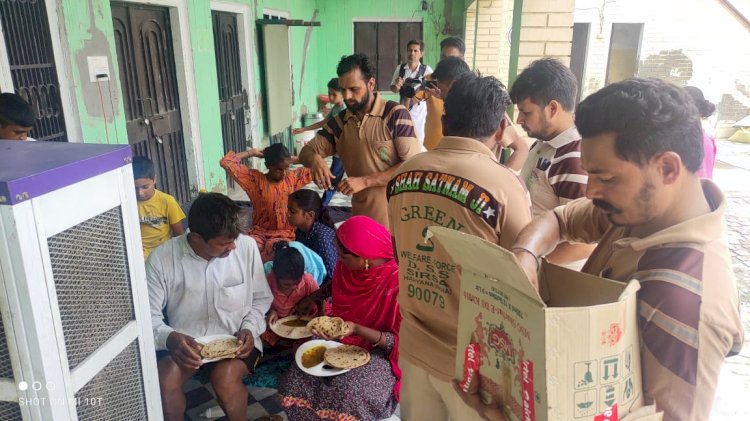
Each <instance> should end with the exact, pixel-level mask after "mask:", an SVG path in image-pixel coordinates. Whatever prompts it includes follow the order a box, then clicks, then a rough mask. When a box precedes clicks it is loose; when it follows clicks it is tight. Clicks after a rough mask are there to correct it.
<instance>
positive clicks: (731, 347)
mask: <svg viewBox="0 0 750 421" xmlns="http://www.w3.org/2000/svg"><path fill="white" fill-rule="evenodd" d="M702 183H703V191H704V194H705V197H706V199H707V200H708V203H709V204H710V205H711V209H712V212H710V213H708V214H705V215H701V216H699V217H697V218H693V219H690V220H688V221H685V222H682V223H680V224H677V225H674V226H672V227H669V228H666V229H664V230H662V231H659V232H656V233H654V234H651V235H649V236H648V237H645V238H636V237H630V236H629V235H628V234H629V232H628V231H629V230H628V228H627V227H615V226H613V225H612V224H610V223H609V221H608V220H607V218H606V216H605V214H604V212H602V211H600V210H599V209H598V208H596V207H594V206H593V204H592V203H591V201H590V200H588V199H580V200H576V201H574V202H571V203H569V204H568V205H567V206H561V207H558V208H557V209H555V214H556V216H557V218H558V220H559V221H560V226H561V232H562V233H563V235H564V237H565V238H566V239H569V240H574V241H582V242H589V243H590V242H596V241H599V245H598V246H597V247H596V249H595V250H594V252H593V253H592V254H591V257H589V259H588V261H587V262H586V265H585V266H584V267H583V272H586V273H591V274H594V275H598V276H602V277H605V278H610V279H615V280H620V281H627V280H630V279H638V280H639V281H640V282H641V289H640V291H639V292H638V307H639V308H638V312H639V325H640V326H639V327H640V334H641V360H642V366H643V368H642V371H643V389H644V393H645V395H646V400H647V401H648V403H652V402H655V403H656V405H657V407H658V408H659V410H663V411H664V415H665V416H664V420H681V421H691V420H707V419H708V418H709V414H710V412H711V406H712V405H713V402H714V393H715V391H716V383H717V380H718V378H719V371H720V369H721V364H722V362H723V361H724V357H726V356H728V355H733V354H736V353H738V352H739V351H740V348H741V347H742V341H743V328H742V323H741V322H740V315H739V297H738V291H737V283H736V280H735V278H734V274H733V272H732V267H731V260H730V254H729V249H728V246H727V239H726V227H725V225H724V219H723V215H724V209H725V208H726V201H725V200H724V196H723V195H722V193H721V191H720V190H719V188H718V187H717V186H716V185H715V184H713V182H711V181H710V180H703V181H702Z"/></svg>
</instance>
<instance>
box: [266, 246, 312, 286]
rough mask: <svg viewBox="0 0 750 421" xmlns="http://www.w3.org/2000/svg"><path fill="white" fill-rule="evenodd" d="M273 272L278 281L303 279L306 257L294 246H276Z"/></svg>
mask: <svg viewBox="0 0 750 421" xmlns="http://www.w3.org/2000/svg"><path fill="white" fill-rule="evenodd" d="M274 250H275V254H274V256H273V269H272V271H273V274H274V276H276V280H277V281H282V280H283V281H292V280H301V279H302V275H304V274H305V258H304V257H302V253H300V252H299V250H297V249H296V248H294V247H291V246H289V245H288V244H287V245H286V246H282V247H278V248H277V247H274Z"/></svg>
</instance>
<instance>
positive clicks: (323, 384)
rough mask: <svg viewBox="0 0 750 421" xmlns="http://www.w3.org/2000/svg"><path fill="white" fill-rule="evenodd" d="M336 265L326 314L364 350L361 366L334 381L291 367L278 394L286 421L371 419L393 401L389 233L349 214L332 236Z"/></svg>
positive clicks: (396, 382) (383, 414)
mask: <svg viewBox="0 0 750 421" xmlns="http://www.w3.org/2000/svg"><path fill="white" fill-rule="evenodd" d="M336 237H337V240H338V248H339V261H338V263H337V264H336V269H335V270H334V275H333V285H332V288H333V290H332V301H333V305H332V315H333V316H338V317H341V318H342V319H344V320H345V321H347V322H349V323H348V326H349V329H348V331H347V334H346V335H344V336H343V337H341V338H325V337H324V339H339V340H340V341H341V342H343V343H345V344H351V345H357V346H360V347H362V348H365V349H368V350H369V351H370V352H371V355H372V358H371V359H370V362H369V363H367V364H366V365H364V366H362V367H359V368H356V369H354V370H352V371H350V372H348V373H345V374H342V375H339V376H335V377H313V376H309V375H307V374H305V373H304V372H302V371H301V370H300V369H299V368H298V367H296V366H293V367H292V368H291V369H290V370H289V371H288V372H287V373H286V374H285V375H284V377H282V379H281V382H280V385H279V393H280V394H281V397H282V405H283V406H284V409H285V411H286V414H287V415H288V416H289V418H290V419H294V420H297V419H299V420H304V419H316V418H322V419H332V420H333V419H335V420H340V419H346V420H349V419H351V420H377V419H384V418H388V417H390V416H391V415H392V414H393V411H394V410H395V408H396V405H397V402H398V393H399V388H400V384H401V370H400V369H399V368H398V330H399V327H400V325H401V314H400V312H399V307H398V302H397V297H398V264H397V263H396V261H395V259H394V254H393V245H392V242H391V234H390V233H389V232H388V230H387V229H386V228H385V227H383V226H382V225H380V224H378V223H377V222H375V221H374V220H372V219H371V218H369V217H366V216H354V217H352V218H350V219H349V220H347V221H346V222H345V223H344V224H342V225H341V226H340V227H339V229H338V230H337V232H336Z"/></svg>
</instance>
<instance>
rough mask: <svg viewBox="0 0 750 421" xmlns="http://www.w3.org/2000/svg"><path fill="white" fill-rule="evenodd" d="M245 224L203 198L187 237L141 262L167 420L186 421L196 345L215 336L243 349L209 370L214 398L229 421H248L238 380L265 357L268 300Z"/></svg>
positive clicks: (233, 209)
mask: <svg viewBox="0 0 750 421" xmlns="http://www.w3.org/2000/svg"><path fill="white" fill-rule="evenodd" d="M246 219H247V218H246V216H245V215H244V214H243V212H242V210H241V208H240V207H239V206H238V205H237V204H236V203H234V202H233V201H232V200H231V199H230V198H228V197H226V196H224V195H223V194H220V193H204V194H201V195H199V196H198V198H197V199H195V201H194V202H193V205H192V206H191V207H190V212H188V228H189V229H190V231H189V232H188V233H186V234H183V235H180V236H178V237H174V238H172V239H171V240H169V241H167V242H166V243H164V244H162V245H161V246H159V247H157V248H156V249H154V251H153V252H151V254H150V255H149V258H148V260H147V261H146V280H147V281H148V298H149V302H150V304H151V324H152V327H153V332H154V342H155V345H156V349H157V351H158V352H157V359H158V362H157V367H158V369H159V385H160V388H161V401H162V406H163V408H162V409H163V412H164V419H165V420H168V421H171V420H184V419H185V405H186V402H185V393H184V392H183V391H182V386H183V384H184V383H185V382H186V381H187V380H188V379H189V378H190V377H191V376H192V375H193V374H195V373H196V372H197V371H198V369H199V368H200V367H201V365H204V364H203V362H202V359H201V356H200V350H201V345H199V344H198V343H197V342H196V341H195V338H197V337H201V336H207V335H216V334H226V335H234V336H236V337H237V339H238V340H239V342H240V348H239V349H238V350H237V352H236V353H235V355H234V358H229V359H224V360H221V361H217V362H214V363H208V370H209V372H210V374H209V376H210V380H211V384H212V385H213V388H214V391H215V392H216V398H217V400H218V402H219V405H220V406H221V407H222V409H223V410H224V412H225V413H226V414H227V419H229V420H244V419H245V418H246V415H247V396H248V394H247V388H246V387H245V385H244V384H243V383H242V379H243V378H244V377H245V376H246V375H247V374H249V373H250V372H251V371H252V370H253V368H254V367H255V364H256V362H257V361H258V357H259V356H260V353H261V352H262V350H263V344H262V343H261V341H260V336H259V335H260V334H261V333H263V332H264V331H265V330H266V319H265V316H266V312H267V311H268V309H269V308H270V306H271V301H273V295H272V294H271V289H270V288H269V287H268V282H267V281H266V275H265V272H264V271H263V263H262V262H261V259H260V252H259V251H258V246H257V245H256V244H255V241H253V239H252V238H250V237H248V236H247V235H244V233H245V231H246V226H245V225H246V223H245V222H244V221H245V220H246ZM165 314H166V316H167V319H168V320H169V325H167V324H166V323H165V320H164V315H165Z"/></svg>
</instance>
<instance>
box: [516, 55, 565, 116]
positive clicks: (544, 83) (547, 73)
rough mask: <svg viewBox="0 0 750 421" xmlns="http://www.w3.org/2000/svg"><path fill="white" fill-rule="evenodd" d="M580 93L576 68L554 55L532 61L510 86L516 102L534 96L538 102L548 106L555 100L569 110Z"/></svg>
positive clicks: (535, 101) (532, 100) (534, 99)
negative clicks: (565, 63) (570, 66)
mask: <svg viewBox="0 0 750 421" xmlns="http://www.w3.org/2000/svg"><path fill="white" fill-rule="evenodd" d="M577 93H578V81H577V80H576V77H575V75H574V74H573V72H572V71H570V69H569V68H567V67H566V66H565V65H564V64H562V63H560V62H559V61H558V60H556V59H553V58H543V59H541V60H536V61H534V62H532V63H531V64H529V66H528V67H527V68H525V69H523V72H521V74H520V75H518V78H516V81H515V82H513V86H512V87H511V88H510V98H511V99H512V100H513V103H514V104H518V103H519V102H521V101H523V100H525V99H526V98H530V100H531V102H533V103H534V104H536V105H538V106H540V107H546V106H547V104H549V103H550V101H552V100H555V101H557V102H559V103H560V104H561V105H562V107H563V109H564V110H565V111H573V110H574V109H575V106H576V95H577Z"/></svg>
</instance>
